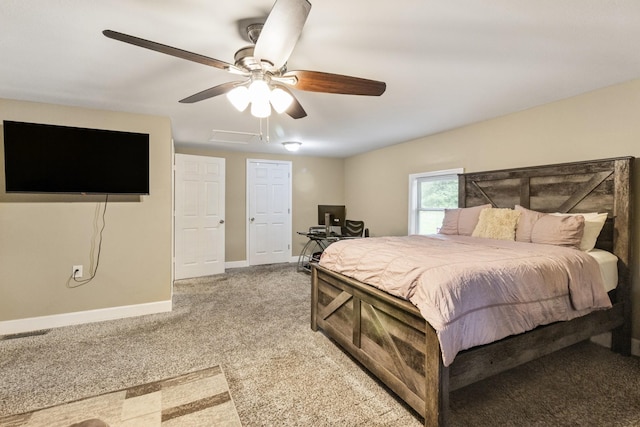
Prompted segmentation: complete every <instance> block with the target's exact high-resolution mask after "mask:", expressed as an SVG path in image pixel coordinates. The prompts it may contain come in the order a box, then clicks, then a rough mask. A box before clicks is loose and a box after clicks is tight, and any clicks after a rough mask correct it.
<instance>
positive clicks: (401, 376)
mask: <svg viewBox="0 0 640 427" xmlns="http://www.w3.org/2000/svg"><path fill="white" fill-rule="evenodd" d="M633 160H634V159H633V157H622V158H614V159H605V160H595V161H587V162H576V163H565V164H557V165H548V166H538V167H526V168H518V169H509V170H500V171H491V172H476V173H466V174H461V175H460V176H459V180H460V182H459V184H460V185H459V204H460V206H461V207H470V206H477V205H481V204H486V203H491V204H492V205H493V206H494V207H513V206H514V205H516V204H519V205H521V206H524V207H526V208H530V209H533V210H537V211H541V212H572V213H579V212H607V213H608V214H609V216H608V219H607V222H606V223H605V226H604V228H603V231H602V232H601V234H600V237H599V238H598V242H597V244H596V247H598V248H602V249H605V250H608V251H610V252H613V253H614V254H615V255H617V256H618V258H619V262H618V272H619V281H618V286H617V288H616V289H615V290H614V291H612V292H611V293H610V294H609V296H610V298H611V300H612V302H613V307H612V308H611V309H608V310H605V311H596V312H593V313H591V314H588V315H586V316H583V317H580V318H577V319H573V320H570V321H567V322H557V323H553V324H551V325H547V326H541V327H539V328H536V329H534V330H533V331H530V332H527V333H524V334H520V335H516V336H512V337H508V338H505V339H502V340H500V341H497V342H494V343H492V344H487V345H483V346H479V347H474V348H471V349H469V350H465V351H463V352H461V353H459V354H458V355H457V356H456V358H455V360H454V361H453V363H452V364H451V365H450V366H448V367H445V366H444V365H443V363H442V356H441V353H440V345H439V342H438V339H437V336H436V333H435V331H434V329H433V328H432V327H431V325H429V323H427V322H426V321H425V320H424V318H423V317H422V316H421V315H420V312H419V311H418V309H417V308H416V307H415V306H414V305H413V304H411V303H410V302H408V301H406V300H404V299H400V298H397V297H394V296H391V295H389V294H387V293H385V292H383V291H380V290H378V289H377V288H374V287H372V286H369V285H367V284H364V283H361V282H358V281H356V280H353V279H351V278H349V277H346V276H343V275H341V274H338V273H335V272H332V271H330V270H327V269H325V268H323V267H320V266H316V265H314V266H313V270H312V276H311V282H312V292H311V329H313V330H314V331H317V330H318V329H322V330H323V331H324V333H325V334H326V335H327V336H329V337H330V338H332V339H333V340H334V341H335V342H336V343H337V344H338V345H339V346H341V347H342V348H343V349H344V350H345V351H347V352H348V353H349V354H350V355H352V356H353V357H354V358H355V359H356V360H358V361H359V362H360V363H361V364H362V365H364V366H365V367H366V368H367V369H368V370H369V371H371V372H372V373H373V374H374V375H375V376H376V377H377V378H378V379H379V380H380V381H382V382H383V383H384V384H385V385H387V386H388V387H389V388H390V389H391V390H393V391H394V392H395V393H396V394H397V395H398V396H399V397H400V398H401V399H402V400H404V401H405V402H406V403H407V404H409V405H410V406H411V407H412V408H413V409H415V410H416V411H417V412H418V413H419V414H420V415H421V416H422V417H424V424H425V426H445V425H447V417H448V406H449V392H450V391H452V390H456V389H458V388H461V387H464V386H466V385H468V384H471V383H473V382H476V381H479V380H481V379H484V378H486V377H489V376H491V375H495V374H497V373H500V372H503V371H505V370H508V369H511V368H513V367H516V366H518V365H520V364H523V363H526V362H529V361H531V360H533V359H536V358H538V357H540V356H543V355H546V354H549V353H551V352H554V351H556V350H559V349H562V348H564V347H567V346H570V345H572V344H575V343H577V342H580V341H583V340H586V339H588V338H590V337H591V336H594V335H597V334H600V333H604V332H608V331H611V332H612V349H613V350H614V351H616V352H619V353H621V354H624V355H628V354H630V350H631V302H630V297H631V271H632V260H633V258H632V244H631V243H632V234H631V226H632V191H631V182H632V181H631V172H632V168H633Z"/></svg>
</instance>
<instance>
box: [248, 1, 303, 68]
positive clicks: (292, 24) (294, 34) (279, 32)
mask: <svg viewBox="0 0 640 427" xmlns="http://www.w3.org/2000/svg"><path fill="white" fill-rule="evenodd" d="M310 10H311V3H309V2H308V0H276V2H275V4H274V5H273V8H272V9H271V12H269V16H268V17H267V20H266V21H265V23H264V26H263V27H262V31H261V32H260V36H259V37H258V40H257V41H256V47H255V50H254V53H253V55H254V57H255V58H256V59H257V60H259V61H260V60H264V61H268V62H270V63H271V64H273V66H274V67H275V68H281V67H282V66H283V65H284V64H285V63H286V62H287V60H288V59H289V56H290V55H291V52H293V48H294V47H295V46H296V43H297V42H298V39H299V38H300V34H301V33H302V27H304V23H305V22H306V21H307V16H308V15H309V11H310Z"/></svg>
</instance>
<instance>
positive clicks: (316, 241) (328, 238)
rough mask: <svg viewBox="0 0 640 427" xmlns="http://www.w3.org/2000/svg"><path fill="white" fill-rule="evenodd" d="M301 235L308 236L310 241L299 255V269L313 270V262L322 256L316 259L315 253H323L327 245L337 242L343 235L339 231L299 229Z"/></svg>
mask: <svg viewBox="0 0 640 427" xmlns="http://www.w3.org/2000/svg"><path fill="white" fill-rule="evenodd" d="M297 233H298V234H299V235H301V236H307V238H308V239H309V241H308V242H307V243H306V244H305V245H304V248H302V252H300V256H298V271H311V265H310V264H311V263H312V262H318V261H319V260H320V257H319V256H317V259H314V254H318V253H322V251H324V250H325V249H326V248H327V246H329V245H330V244H332V243H333V242H337V241H338V240H340V239H342V238H343V237H342V236H341V235H339V234H337V233H329V234H327V233H326V232H316V233H311V232H308V231H298V232H297Z"/></svg>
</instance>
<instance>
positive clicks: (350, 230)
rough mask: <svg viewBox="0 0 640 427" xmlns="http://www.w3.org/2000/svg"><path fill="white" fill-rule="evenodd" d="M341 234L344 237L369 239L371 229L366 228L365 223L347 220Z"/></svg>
mask: <svg viewBox="0 0 640 427" xmlns="http://www.w3.org/2000/svg"><path fill="white" fill-rule="evenodd" d="M341 234H342V236H344V237H369V229H368V228H364V221H354V220H351V219H346V220H345V221H344V225H343V226H342V228H341Z"/></svg>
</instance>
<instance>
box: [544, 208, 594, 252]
mask: <svg viewBox="0 0 640 427" xmlns="http://www.w3.org/2000/svg"><path fill="white" fill-rule="evenodd" d="M552 215H558V216H576V215H580V216H582V217H584V233H583V234H582V239H581V240H580V247H579V248H580V250H581V251H585V252H588V251H590V250H592V249H593V248H595V247H596V241H597V240H598V236H599V235H600V232H601V231H602V227H604V223H605V221H606V220H607V214H606V213H597V212H589V213H577V214H561V213H554V214H552Z"/></svg>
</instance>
